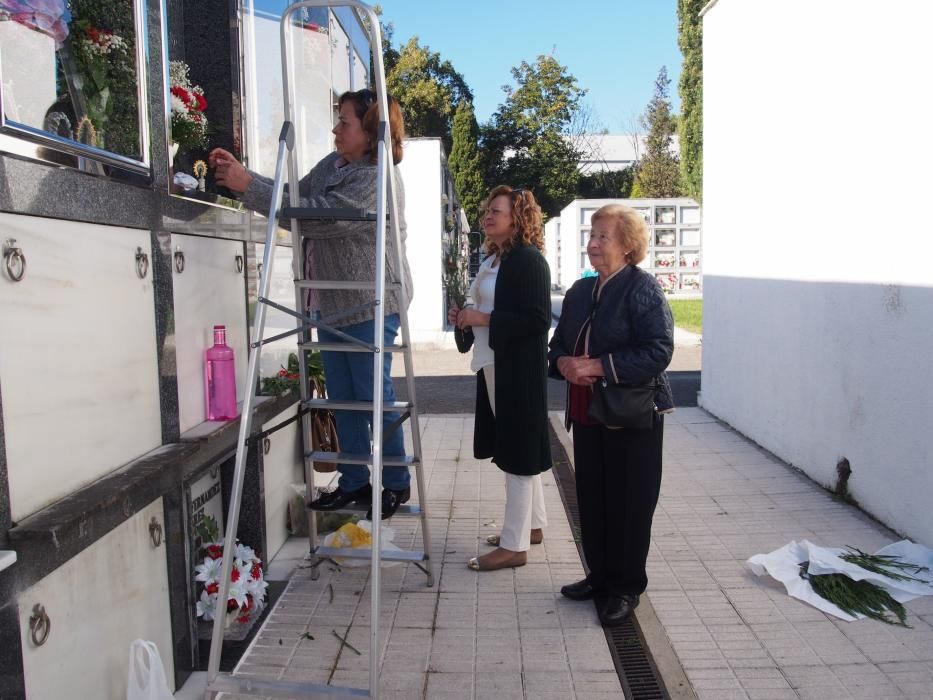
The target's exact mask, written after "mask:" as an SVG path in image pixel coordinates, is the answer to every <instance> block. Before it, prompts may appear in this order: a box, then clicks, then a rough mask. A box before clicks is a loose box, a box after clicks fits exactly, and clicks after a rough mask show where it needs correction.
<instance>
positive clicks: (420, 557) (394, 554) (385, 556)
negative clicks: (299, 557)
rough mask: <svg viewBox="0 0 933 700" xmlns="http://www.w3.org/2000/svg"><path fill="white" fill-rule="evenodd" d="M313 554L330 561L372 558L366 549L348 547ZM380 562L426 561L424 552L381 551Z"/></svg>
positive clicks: (325, 548)
mask: <svg viewBox="0 0 933 700" xmlns="http://www.w3.org/2000/svg"><path fill="white" fill-rule="evenodd" d="M314 554H315V556H318V557H329V558H331V559H334V558H335V557H346V558H347V559H370V558H372V554H373V550H371V549H366V548H364V547H354V548H349V547H348V548H346V549H345V548H342V547H318V548H317V549H315V550H314ZM382 560H383V561H426V560H427V556H425V554H424V552H414V551H410V550H407V549H383V550H382Z"/></svg>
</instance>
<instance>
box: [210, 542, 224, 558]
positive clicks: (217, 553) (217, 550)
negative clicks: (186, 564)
mask: <svg viewBox="0 0 933 700" xmlns="http://www.w3.org/2000/svg"><path fill="white" fill-rule="evenodd" d="M223 555H224V550H223V549H222V548H221V547H220V545H217V544H209V545H207V556H209V557H210V558H211V559H220V558H221V557H222V556H223Z"/></svg>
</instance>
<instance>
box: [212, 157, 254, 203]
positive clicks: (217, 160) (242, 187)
mask: <svg viewBox="0 0 933 700" xmlns="http://www.w3.org/2000/svg"><path fill="white" fill-rule="evenodd" d="M207 162H208V164H209V165H210V166H211V167H212V168H214V180H215V181H216V182H217V184H218V185H223V186H224V187H226V188H227V189H229V190H232V191H234V192H238V193H243V192H245V191H246V188H247V187H249V183H251V182H252V181H253V176H252V175H250V174H249V172H248V171H247V170H246V168H244V167H243V165H242V163H240V161H238V160H237V159H236V158H235V157H234V155H233V154H232V153H230V151H227V150H224V149H223V148H215V149H214V150H213V151H211V152H210V155H208V156H207Z"/></svg>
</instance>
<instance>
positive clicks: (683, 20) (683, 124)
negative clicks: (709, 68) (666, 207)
mask: <svg viewBox="0 0 933 700" xmlns="http://www.w3.org/2000/svg"><path fill="white" fill-rule="evenodd" d="M706 1H707V0H677V20H678V21H677V43H678V44H679V45H680V52H681V54H683V57H684V60H683V64H682V65H681V69H680V83H679V85H678V88H679V92H680V110H681V118H680V129H679V134H680V172H681V175H682V176H683V185H684V189H685V190H686V192H687V194H689V195H690V196H691V197H693V198H694V199H695V200H697V201H698V202H699V201H701V200H702V198H703V20H702V19H700V10H701V9H702V8H703V5H705V4H706Z"/></svg>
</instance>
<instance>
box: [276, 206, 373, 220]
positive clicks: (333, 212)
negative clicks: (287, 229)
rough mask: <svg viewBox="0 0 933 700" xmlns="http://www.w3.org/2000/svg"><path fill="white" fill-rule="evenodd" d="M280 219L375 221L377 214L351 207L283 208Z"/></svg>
mask: <svg viewBox="0 0 933 700" xmlns="http://www.w3.org/2000/svg"><path fill="white" fill-rule="evenodd" d="M279 218H280V219H301V220H304V221H375V220H376V212H374V211H367V210H365V209H353V208H349V207H335V208H330V207H282V210H281V211H280V212H279Z"/></svg>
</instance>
